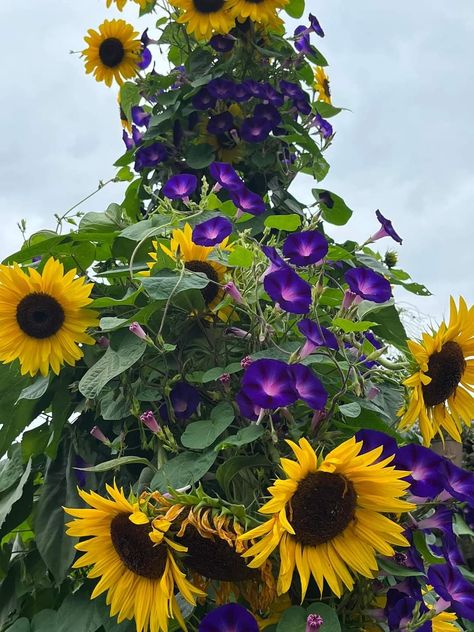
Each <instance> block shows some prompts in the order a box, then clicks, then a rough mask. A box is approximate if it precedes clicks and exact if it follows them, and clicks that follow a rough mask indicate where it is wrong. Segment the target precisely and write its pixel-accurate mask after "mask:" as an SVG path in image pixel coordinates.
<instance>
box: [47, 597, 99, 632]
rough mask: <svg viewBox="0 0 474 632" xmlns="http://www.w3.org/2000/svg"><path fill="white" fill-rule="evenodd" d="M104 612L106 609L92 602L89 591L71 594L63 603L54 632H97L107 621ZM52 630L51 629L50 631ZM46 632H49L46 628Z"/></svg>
mask: <svg viewBox="0 0 474 632" xmlns="http://www.w3.org/2000/svg"><path fill="white" fill-rule="evenodd" d="M100 605H101V604H99V606H100ZM104 611H105V608H104V607H102V608H101V607H98V604H96V603H95V602H92V601H91V598H90V593H89V591H88V590H87V589H84V588H81V589H80V590H78V591H77V592H75V593H74V594H69V595H68V596H67V597H66V599H65V600H64V601H63V602H62V604H61V607H60V608H59V610H58V612H57V623H56V625H55V626H54V632H96V631H97V630H98V629H99V628H100V626H101V625H102V623H103V621H104V620H106V619H105V618H106V616H107V614H108V613H106V611H105V612H104ZM109 616H110V615H109ZM51 629H52V628H51V627H50V628H49V630H51ZM41 632H43V630H42V631H41ZM44 632H48V631H47V629H46V628H45V629H44Z"/></svg>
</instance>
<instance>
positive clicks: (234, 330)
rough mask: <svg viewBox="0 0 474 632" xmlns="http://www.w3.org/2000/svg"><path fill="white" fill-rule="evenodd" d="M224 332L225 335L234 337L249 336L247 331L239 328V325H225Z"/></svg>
mask: <svg viewBox="0 0 474 632" xmlns="http://www.w3.org/2000/svg"><path fill="white" fill-rule="evenodd" d="M224 334H225V335H226V336H235V337H236V338H246V337H247V336H250V334H249V332H248V331H245V329H240V328H239V327H227V328H226V329H225V330H224Z"/></svg>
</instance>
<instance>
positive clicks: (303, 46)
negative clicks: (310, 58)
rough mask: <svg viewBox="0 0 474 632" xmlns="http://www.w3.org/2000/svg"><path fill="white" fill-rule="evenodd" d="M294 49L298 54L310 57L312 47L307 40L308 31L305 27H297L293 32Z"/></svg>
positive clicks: (308, 39)
mask: <svg viewBox="0 0 474 632" xmlns="http://www.w3.org/2000/svg"><path fill="white" fill-rule="evenodd" d="M294 38H295V48H296V50H297V51H298V52H299V53H304V54H305V55H311V54H312V52H313V47H312V46H311V41H310V38H309V33H308V29H307V28H306V27H305V26H297V27H296V29H295V32H294Z"/></svg>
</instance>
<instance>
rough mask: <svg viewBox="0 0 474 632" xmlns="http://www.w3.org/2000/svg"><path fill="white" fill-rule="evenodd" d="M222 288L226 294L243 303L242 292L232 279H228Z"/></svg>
mask: <svg viewBox="0 0 474 632" xmlns="http://www.w3.org/2000/svg"><path fill="white" fill-rule="evenodd" d="M224 290H225V292H227V294H228V295H229V296H230V297H232V298H233V299H234V301H235V302H236V303H243V302H244V300H243V298H242V294H241V293H240V291H239V288H238V287H237V286H236V285H235V283H234V282H233V281H229V282H228V283H226V284H225V285H224Z"/></svg>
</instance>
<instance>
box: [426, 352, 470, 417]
mask: <svg viewBox="0 0 474 632" xmlns="http://www.w3.org/2000/svg"><path fill="white" fill-rule="evenodd" d="M465 368H466V361H465V360H464V355H463V352H462V349H461V347H460V346H459V345H458V343H457V342H453V341H452V340H451V341H449V342H445V343H444V345H443V346H442V348H441V351H438V352H436V353H433V354H432V355H431V356H430V359H429V360H428V372H427V375H428V376H429V377H430V378H431V382H430V383H429V384H427V385H426V386H423V399H424V401H425V404H426V405H427V406H436V405H437V404H441V403H442V402H444V401H446V400H447V399H448V398H449V397H451V395H452V394H453V393H454V391H455V390H456V387H457V385H458V384H459V382H460V381H461V378H462V374H463V373H464V370H465Z"/></svg>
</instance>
